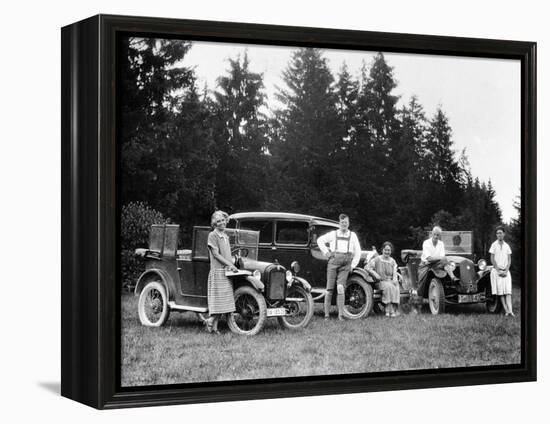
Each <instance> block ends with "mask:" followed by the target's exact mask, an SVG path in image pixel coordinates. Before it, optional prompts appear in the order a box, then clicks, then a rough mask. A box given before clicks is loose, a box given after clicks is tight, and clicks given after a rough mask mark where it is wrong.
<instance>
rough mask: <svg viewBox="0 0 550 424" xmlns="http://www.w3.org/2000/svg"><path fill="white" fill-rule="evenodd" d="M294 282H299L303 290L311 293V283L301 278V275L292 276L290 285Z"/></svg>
mask: <svg viewBox="0 0 550 424" xmlns="http://www.w3.org/2000/svg"><path fill="white" fill-rule="evenodd" d="M294 284H300V285H301V286H302V287H303V288H304V290H305V291H307V292H308V293H311V284H309V283H308V282H307V280H305V279H303V278H301V277H297V276H296V275H295V276H294V278H293V279H292V285H294Z"/></svg>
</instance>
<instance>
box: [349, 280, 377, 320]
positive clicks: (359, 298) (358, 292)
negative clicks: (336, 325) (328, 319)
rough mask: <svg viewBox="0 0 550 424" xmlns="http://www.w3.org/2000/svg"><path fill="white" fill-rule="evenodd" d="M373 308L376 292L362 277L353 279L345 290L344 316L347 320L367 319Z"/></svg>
mask: <svg viewBox="0 0 550 424" xmlns="http://www.w3.org/2000/svg"><path fill="white" fill-rule="evenodd" d="M373 306H374V292H373V290H372V287H371V286H370V284H368V283H367V282H366V281H365V280H363V279H362V278H360V277H357V276H353V277H351V278H350V279H349V280H348V281H347V283H346V288H345V300H344V316H345V317H346V318H347V319H359V318H363V317H366V316H367V315H368V314H370V313H371V311H372V308H373Z"/></svg>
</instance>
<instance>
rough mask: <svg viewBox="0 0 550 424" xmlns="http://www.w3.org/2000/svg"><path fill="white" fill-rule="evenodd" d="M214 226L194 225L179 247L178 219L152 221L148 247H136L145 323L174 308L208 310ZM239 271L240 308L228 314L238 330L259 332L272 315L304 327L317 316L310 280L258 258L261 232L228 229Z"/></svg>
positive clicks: (154, 324) (284, 322) (288, 325)
mask: <svg viewBox="0 0 550 424" xmlns="http://www.w3.org/2000/svg"><path fill="white" fill-rule="evenodd" d="M210 231H211V228H210V227H194V228H193V243H192V249H190V250H187V249H186V250H177V244H178V238H179V225H168V224H166V225H153V226H152V227H151V232H150V240H149V248H147V249H136V255H138V256H141V257H143V259H144V261H145V271H144V272H143V273H142V274H141V276H140V277H139V279H138V281H137V283H136V287H135V295H136V296H139V301H138V315H139V319H140V321H141V323H142V324H143V325H146V326H152V327H158V326H161V325H163V324H164V323H165V322H166V320H167V319H168V315H169V313H170V312H171V311H178V312H187V311H189V312H195V313H197V314H199V316H201V318H202V319H204V317H203V316H202V314H207V313H208V300H207V286H208V273H209V270H210V260H209V255H208V247H207V238H208V233H209V232H210ZM227 233H228V234H229V240H230V244H231V252H232V254H234V263H235V266H236V267H237V268H238V272H235V273H232V272H229V271H228V272H227V274H226V275H228V277H229V278H230V279H232V282H233V289H234V291H235V307H236V311H235V312H234V313H232V314H230V315H229V316H228V326H229V328H230V329H231V331H233V332H234V333H237V334H245V335H254V334H257V333H258V332H259V331H260V330H261V329H262V327H263V325H264V324H265V321H266V319H267V318H270V317H276V318H277V319H278V321H279V323H280V324H281V325H282V326H284V327H286V328H289V329H298V328H303V327H305V326H306V325H307V324H308V323H309V321H310V320H311V317H312V316H313V299H312V295H311V286H310V285H309V284H308V282H307V281H306V280H304V279H303V278H300V277H298V276H295V275H293V274H292V273H291V272H290V271H287V269H286V268H285V267H284V266H283V265H281V264H279V263H277V262H276V261H272V262H267V261H258V240H259V236H260V235H259V233H258V232H256V231H246V230H227Z"/></svg>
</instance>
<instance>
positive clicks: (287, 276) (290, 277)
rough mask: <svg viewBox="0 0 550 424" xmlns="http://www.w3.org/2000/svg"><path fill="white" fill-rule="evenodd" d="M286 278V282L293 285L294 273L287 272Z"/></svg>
mask: <svg viewBox="0 0 550 424" xmlns="http://www.w3.org/2000/svg"><path fill="white" fill-rule="evenodd" d="M285 277H286V281H287V282H289V283H291V282H292V280H293V279H294V275H292V272H290V271H289V270H287V271H286V274H285Z"/></svg>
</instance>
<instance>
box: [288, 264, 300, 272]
mask: <svg viewBox="0 0 550 424" xmlns="http://www.w3.org/2000/svg"><path fill="white" fill-rule="evenodd" d="M290 269H292V271H294V274H298V273H299V272H300V264H299V263H298V261H294V262H292V263H291V264H290Z"/></svg>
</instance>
